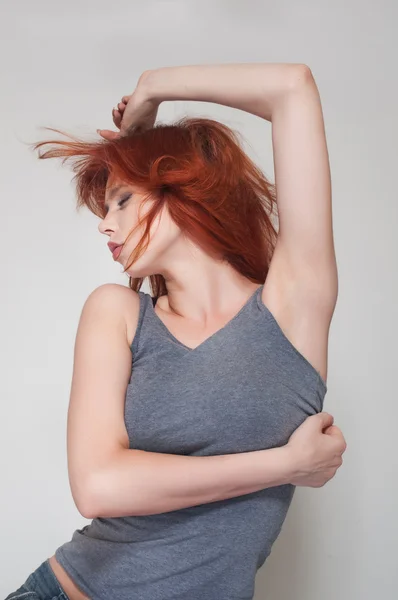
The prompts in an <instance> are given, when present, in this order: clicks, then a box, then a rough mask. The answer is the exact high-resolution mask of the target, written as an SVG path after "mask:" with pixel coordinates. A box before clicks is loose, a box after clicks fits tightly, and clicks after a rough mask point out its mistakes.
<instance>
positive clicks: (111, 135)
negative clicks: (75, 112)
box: [97, 129, 120, 140]
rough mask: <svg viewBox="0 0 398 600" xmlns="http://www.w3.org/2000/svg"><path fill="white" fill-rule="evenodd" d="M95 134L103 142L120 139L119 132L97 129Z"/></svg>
mask: <svg viewBox="0 0 398 600" xmlns="http://www.w3.org/2000/svg"><path fill="white" fill-rule="evenodd" d="M97 133H98V135H100V136H101V137H103V138H104V139H105V140H116V139H117V138H118V137H120V133H119V132H117V131H111V130H110V129H97Z"/></svg>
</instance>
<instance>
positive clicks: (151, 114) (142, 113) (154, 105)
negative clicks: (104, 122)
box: [97, 71, 160, 140]
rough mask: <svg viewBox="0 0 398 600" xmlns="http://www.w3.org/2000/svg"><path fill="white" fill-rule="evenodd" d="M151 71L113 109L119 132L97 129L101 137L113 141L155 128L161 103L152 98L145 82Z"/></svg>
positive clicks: (142, 76)
mask: <svg viewBox="0 0 398 600" xmlns="http://www.w3.org/2000/svg"><path fill="white" fill-rule="evenodd" d="M148 73H149V71H145V72H144V73H143V74H142V75H141V77H140V78H139V80H138V83H137V87H136V88H135V90H134V92H133V93H132V94H130V95H127V96H123V97H122V99H121V101H120V102H119V103H118V104H117V105H116V107H114V108H113V109H112V119H113V122H114V124H115V126H116V127H117V128H118V129H119V131H111V130H109V129H97V132H98V133H99V135H100V136H101V137H103V138H104V139H106V140H113V139H116V138H118V137H120V136H123V135H129V134H132V133H138V132H140V131H145V130H146V129H150V128H151V127H153V126H154V124H155V121H156V117H157V112H158V108H159V104H160V101H158V100H154V99H153V98H150V96H149V94H148V91H147V87H146V85H145V82H146V80H147V76H148Z"/></svg>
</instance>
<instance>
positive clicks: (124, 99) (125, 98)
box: [122, 95, 131, 104]
mask: <svg viewBox="0 0 398 600" xmlns="http://www.w3.org/2000/svg"><path fill="white" fill-rule="evenodd" d="M130 98H131V95H130V96H123V98H122V102H124V104H127V102H128V101H129V100H130Z"/></svg>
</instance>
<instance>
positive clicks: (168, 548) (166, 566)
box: [55, 284, 327, 600]
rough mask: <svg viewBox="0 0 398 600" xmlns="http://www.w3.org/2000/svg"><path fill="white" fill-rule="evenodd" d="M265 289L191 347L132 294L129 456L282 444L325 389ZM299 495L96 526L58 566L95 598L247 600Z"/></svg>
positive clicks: (60, 554) (270, 493) (269, 492)
mask: <svg viewBox="0 0 398 600" xmlns="http://www.w3.org/2000/svg"><path fill="white" fill-rule="evenodd" d="M263 287H264V284H263V285H261V286H259V287H258V288H257V289H256V291H255V292H254V293H253V294H252V295H251V297H250V298H249V299H248V301H247V302H246V303H245V305H244V306H243V307H242V308H241V310H240V311H239V312H238V313H237V314H236V315H235V317H233V318H232V319H231V320H230V321H229V322H228V323H227V324H226V325H225V326H224V327H222V328H221V329H220V330H218V331H217V332H216V333H214V334H213V335H211V336H210V337H209V338H207V339H206V340H205V341H203V342H202V343H201V344H199V346H198V347H197V348H195V349H191V348H189V347H188V346H186V345H184V344H183V343H182V342H180V341H179V340H177V339H176V338H175V337H174V336H173V335H172V333H171V332H170V331H169V330H168V328H167V327H166V325H165V324H164V323H163V321H161V319H160V318H159V317H158V315H157V314H156V313H155V310H154V305H153V302H152V300H153V299H152V298H151V296H150V295H149V294H147V293H144V292H142V291H139V292H138V293H139V300H140V309H139V320H138V325H137V329H136V333H135V337H134V339H133V342H132V344H131V350H132V356H133V364H132V373H131V378H130V382H129V384H128V387H127V391H126V399H125V424H126V428H127V432H128V436H129V440H130V448H135V449H139V450H145V451H148V452H162V453H169V454H183V455H186V456H210V455H214V454H217V455H219V454H233V453H238V452H250V451H254V450H261V449H267V448H274V447H276V446H282V445H284V444H286V443H287V441H288V439H289V437H290V436H291V434H292V433H293V432H294V430H295V429H297V427H298V426H299V425H301V423H302V422H303V421H304V420H305V419H306V418H307V417H308V416H310V415H313V414H315V413H317V412H320V411H322V409H323V400H324V396H325V394H326V391H327V386H326V383H325V382H324V380H323V379H322V378H321V376H320V374H319V373H318V372H317V371H316V370H315V368H314V367H313V366H312V365H311V364H310V363H309V362H308V361H307V359H306V358H305V357H304V356H303V355H302V354H301V353H300V352H299V351H298V350H297V349H296V348H295V347H294V346H293V344H292V343H291V342H290V341H289V340H288V338H287V337H286V336H285V335H284V333H283V332H282V329H281V328H280V326H279V325H278V323H277V321H276V320H275V318H274V317H273V315H272V314H271V312H270V311H269V309H268V308H267V307H266V306H265V305H264V303H263V301H262V297H261V292H262V289H263ZM294 491H295V486H293V485H291V484H287V485H280V486H275V487H271V488H268V489H267V488H266V489H262V490H260V491H257V492H254V493H249V494H244V495H240V496H237V497H235V498H229V499H226V500H221V501H215V502H211V503H207V504H201V505H198V506H193V507H187V508H183V509H179V510H175V511H171V512H167V513H160V514H153V515H143V516H129V515H126V516H123V517H116V518H115V517H112V518H100V517H98V518H94V519H93V520H92V521H91V523H90V524H89V525H86V526H85V527H83V528H81V529H77V530H76V531H75V532H74V533H73V536H72V539H71V540H70V541H68V542H66V543H64V544H63V545H62V546H60V547H59V548H58V549H57V550H56V553H55V556H56V559H57V560H58V562H59V563H60V564H61V565H62V566H63V568H64V569H65V570H66V571H67V573H68V574H69V575H70V577H71V578H72V579H73V580H74V582H75V583H76V585H77V586H78V587H80V589H81V590H82V591H83V592H84V593H86V594H87V595H88V596H89V597H90V598H92V599H94V600H132V599H133V598H136V599H137V600H251V599H252V598H253V595H254V584H255V575H256V571H257V570H258V569H259V568H260V567H261V566H262V565H263V564H264V562H265V560H266V558H267V556H268V555H269V554H270V551H271V547H272V545H273V543H274V542H275V540H276V538H277V537H278V535H279V533H280V531H281V528H282V525H283V522H284V520H285V517H286V514H287V511H288V508H289V505H290V503H291V500H292V498H293V493H294Z"/></svg>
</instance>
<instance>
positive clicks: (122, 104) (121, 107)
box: [117, 102, 126, 113]
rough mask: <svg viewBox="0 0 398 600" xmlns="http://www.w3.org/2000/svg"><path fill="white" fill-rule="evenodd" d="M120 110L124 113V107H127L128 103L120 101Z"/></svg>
mask: <svg viewBox="0 0 398 600" xmlns="http://www.w3.org/2000/svg"><path fill="white" fill-rule="evenodd" d="M117 107H118V109H119V111H120V112H121V113H123V111H124V109H125V108H126V104H125V103H124V102H119V104H118V105H117Z"/></svg>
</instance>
